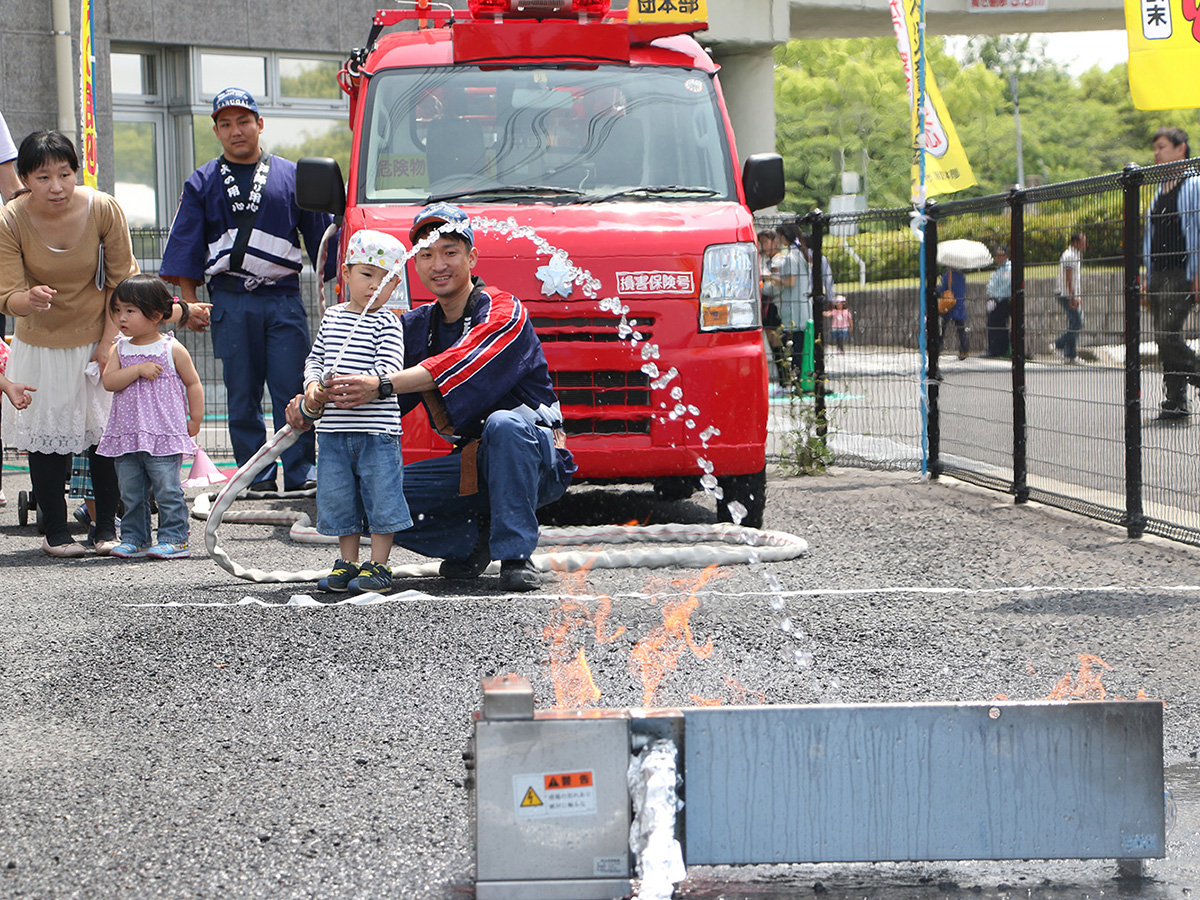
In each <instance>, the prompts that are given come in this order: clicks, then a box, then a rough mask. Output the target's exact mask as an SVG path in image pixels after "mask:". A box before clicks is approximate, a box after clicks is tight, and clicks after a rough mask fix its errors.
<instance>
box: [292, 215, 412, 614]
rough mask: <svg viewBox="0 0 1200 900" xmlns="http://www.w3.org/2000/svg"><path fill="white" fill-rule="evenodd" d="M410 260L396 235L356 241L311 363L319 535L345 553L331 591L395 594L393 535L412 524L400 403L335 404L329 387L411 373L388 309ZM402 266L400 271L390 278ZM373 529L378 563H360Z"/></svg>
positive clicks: (374, 234)
mask: <svg viewBox="0 0 1200 900" xmlns="http://www.w3.org/2000/svg"><path fill="white" fill-rule="evenodd" d="M403 258H404V245H403V244H401V243H400V241H399V240H397V239H396V238H394V237H392V236H391V235H388V234H383V233H382V232H379V231H368V230H362V231H358V232H356V233H355V234H354V236H353V237H351V238H350V243H349V245H348V247H347V248H346V260H345V264H344V265H343V266H342V283H343V285H344V289H345V291H346V297H347V300H346V302H345V303H341V304H339V305H337V306H334V307H332V308H331V309H329V310H328V311H327V312H326V313H325V317H324V318H323V319H322V320H321V327H320V330H319V331H318V332H317V339H316V341H314V342H313V347H312V350H311V351H310V352H309V354H308V359H307V360H306V361H305V364H304V403H303V406H304V410H305V414H306V415H308V416H310V417H314V416H320V419H319V421H318V422H317V448H318V458H317V530H318V531H319V532H321V534H332V535H337V538H338V545H339V550H340V553H341V555H340V557H339V558H338V560H337V562H335V563H334V565H333V570H332V571H331V572H330V573H329V577H327V578H322V579H321V580H320V581H319V582H317V586H318V587H319V588H320V589H321V590H323V591H329V592H332V593H340V592H345V591H374V592H376V593H386V592H387V591H390V590H391V588H392V570H391V569H390V568H389V567H388V565H387V561H388V556H389V555H390V554H391V552H392V534H393V532H396V531H401V530H402V529H405V528H408V527H410V526H411V525H412V518H411V517H410V516H409V512H408V505H407V504H406V503H405V502H404V490H403V475H402V474H401V455H400V432H401V427H400V407H399V405H398V404H397V403H396V400H395V398H393V397H389V398H387V399H377V400H372V401H371V402H369V403H365V404H363V405H362V406H358V407H355V408H353V409H339V408H337V407H336V406H333V405H330V406H328V407H326V402H327V400H328V397H327V396H326V393H325V387H324V385H325V384H326V383H328V381H329V379H330V378H331V377H332V376H333V375H335V374H352V373H364V374H374V375H377V376H379V377H380V378H381V379H382V378H383V377H384V376H386V375H387V374H388V373H389V372H395V371H397V370H399V369H402V368H404V332H403V330H402V329H401V327H400V320H399V319H398V318H397V317H396V316H394V315H393V314H392V313H391V312H389V311H388V310H386V309H382V308H381V307H382V306H383V305H384V303H386V302H387V300H388V297H390V296H391V293H392V291H393V289H394V288H395V287H396V284H397V281H398V279H399V277H400V276H399V270H398V267H399V263H400V261H401V260H402V259H403ZM393 270H396V274H395V275H394V276H392V277H388V276H389V273H390V272H392V271H393ZM385 280H386V283H384V282H385ZM368 304H370V309H369V310H368V309H367V305H368ZM364 310H365V311H364ZM322 410H323V411H324V412H323V414H322ZM364 526H365V529H366V530H367V531H369V532H370V535H371V558H370V561H369V562H366V563H364V564H363V565H362V566H361V567H360V566H359V564H358V555H359V544H360V542H361V537H362V533H363V531H364Z"/></svg>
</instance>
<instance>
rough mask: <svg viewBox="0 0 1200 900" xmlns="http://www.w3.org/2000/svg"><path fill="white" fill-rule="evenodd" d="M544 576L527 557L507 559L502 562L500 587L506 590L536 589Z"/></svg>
mask: <svg viewBox="0 0 1200 900" xmlns="http://www.w3.org/2000/svg"><path fill="white" fill-rule="evenodd" d="M541 586H542V576H541V574H540V573H539V572H538V570H537V569H535V568H534V567H533V563H531V562H530V561H529V560H527V559H506V560H503V561H501V563H500V587H501V588H503V589H504V590H506V591H536V590H537V589H538V588H539V587H541Z"/></svg>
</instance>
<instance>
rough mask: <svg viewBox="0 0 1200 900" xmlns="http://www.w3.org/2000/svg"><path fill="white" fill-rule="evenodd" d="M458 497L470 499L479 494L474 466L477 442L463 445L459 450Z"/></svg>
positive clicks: (477, 473) (476, 471) (477, 478)
mask: <svg viewBox="0 0 1200 900" xmlns="http://www.w3.org/2000/svg"><path fill="white" fill-rule="evenodd" d="M458 455H459V469H458V496H460V497H470V496H471V495H472V494H478V493H479V471H478V468H477V466H476V462H477V457H478V455H479V441H478V440H474V441H471V442H470V443H468V444H463V445H462V447H461V448H460V449H459V454H458Z"/></svg>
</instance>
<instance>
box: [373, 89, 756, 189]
mask: <svg viewBox="0 0 1200 900" xmlns="http://www.w3.org/2000/svg"><path fill="white" fill-rule="evenodd" d="M723 121H724V120H723V118H722V116H721V111H720V107H719V106H718V103H717V96H716V89H715V87H714V85H713V83H712V79H711V78H710V77H709V76H708V75H706V74H705V73H703V72H697V71H695V70H692V69H680V68H667V67H641V68H629V67H619V68H618V67H616V66H608V67H606V66H601V67H599V68H597V69H589V70H581V69H555V68H519V69H489V70H484V69H480V68H477V67H459V66H456V67H453V68H449V67H437V68H425V69H397V70H388V71H384V72H381V73H379V74H378V75H376V76H375V77H374V78H373V79H372V80H371V94H370V97H369V99H368V112H367V120H366V121H365V122H364V127H363V135H364V137H363V141H364V143H363V146H362V147H361V148H360V154H359V160H360V171H359V181H358V183H359V196H360V198H361V199H362V200H363V201H365V202H372V201H374V202H387V203H411V204H424V203H427V202H429V201H430V200H431V199H432V200H439V199H445V200H464V201H469V202H473V203H487V202H504V203H525V202H542V203H545V202H550V203H598V202H604V201H606V200H621V201H626V202H630V201H632V202H637V201H645V200H660V199H670V200H672V201H679V200H711V199H714V198H715V199H722V200H731V199H735V197H736V189H735V187H734V185H735V181H734V177H735V176H734V173H733V171H732V166H731V162H730V156H731V154H730V153H729V150H728V144H727V141H726V136H725V128H724V124H723Z"/></svg>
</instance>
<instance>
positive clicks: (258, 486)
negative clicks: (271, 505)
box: [249, 478, 279, 494]
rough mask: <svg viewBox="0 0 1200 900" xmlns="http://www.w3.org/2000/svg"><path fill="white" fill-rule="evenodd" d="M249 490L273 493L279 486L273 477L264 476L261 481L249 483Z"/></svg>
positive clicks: (259, 492) (257, 492)
mask: <svg viewBox="0 0 1200 900" xmlns="http://www.w3.org/2000/svg"><path fill="white" fill-rule="evenodd" d="M249 490H251V491H253V492H254V493H256V494H275V493H278V492H279V486H278V485H277V484H276V482H275V479H274V478H264V479H263V480H262V481H256V482H254V484H252V485H250V488H249Z"/></svg>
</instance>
